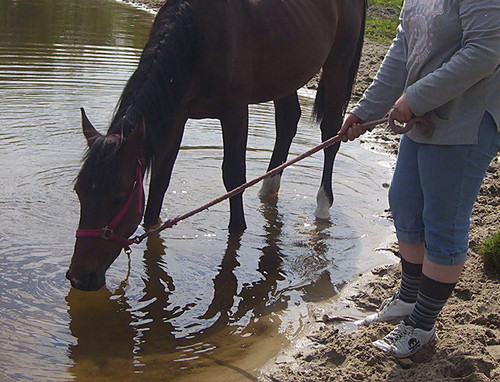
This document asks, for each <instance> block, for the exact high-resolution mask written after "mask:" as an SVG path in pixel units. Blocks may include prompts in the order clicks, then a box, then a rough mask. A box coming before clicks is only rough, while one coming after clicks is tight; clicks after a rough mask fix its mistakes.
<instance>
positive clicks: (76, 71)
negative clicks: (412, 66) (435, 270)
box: [0, 0, 392, 382]
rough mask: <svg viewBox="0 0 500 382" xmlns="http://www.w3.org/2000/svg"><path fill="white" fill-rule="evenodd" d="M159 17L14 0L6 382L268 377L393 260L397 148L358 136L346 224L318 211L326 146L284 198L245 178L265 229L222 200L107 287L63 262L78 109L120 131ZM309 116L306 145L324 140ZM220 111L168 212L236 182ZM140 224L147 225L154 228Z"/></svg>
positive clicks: (0, 19)
mask: <svg viewBox="0 0 500 382" xmlns="http://www.w3.org/2000/svg"><path fill="white" fill-rule="evenodd" d="M152 18H153V16H152V15H151V14H149V13H147V12H145V11H142V10H138V9H135V8H133V7H130V6H127V5H125V4H123V3H118V2H114V1H111V0H110V1H106V0H36V1H34V0H29V1H28V0H0V163H1V166H0V380H1V381H3V382H7V381H67V380H77V381H93V382H95V381H198V380H203V381H212V380H213V381H217V382H223V381H246V380H248V381H252V380H256V377H257V376H258V372H257V371H256V368H258V367H259V366H260V365H261V364H263V363H264V362H265V361H267V360H268V359H269V358H270V357H272V356H274V355H275V354H276V353H277V352H278V351H279V349H280V348H281V347H282V346H285V345H286V344H287V343H288V342H289V340H290V339H291V338H292V337H293V336H294V335H295V334H297V333H298V332H299V331H300V330H301V328H303V326H304V325H305V324H306V323H307V320H308V319H309V317H308V313H307V304H309V303H315V302H322V303H324V302H328V301H334V300H335V296H336V295H337V293H338V289H339V288H340V287H341V286H342V285H343V284H344V283H345V282H347V281H349V280H351V279H352V278H353V277H354V276H355V275H357V274H358V273H359V272H362V271H365V270H367V269H369V268H371V267H373V266H375V265H379V264H382V263H387V262H388V261H390V255H389V254H387V253H384V252H379V251H375V249H376V248H377V247H379V246H380V245H382V244H383V243H385V242H386V241H387V240H389V238H390V237H391V235H392V228H391V225H390V223H389V222H388V221H387V220H386V219H384V218H382V217H380V215H381V214H382V213H383V211H384V209H385V208H387V202H386V198H387V197H386V194H387V190H386V189H385V188H384V187H383V184H384V183H386V182H388V181H389V180H390V175H391V166H392V159H391V158H388V157H386V156H384V155H379V154H376V153H373V152H369V151H367V150H365V149H363V148H361V147H360V146H359V145H358V144H357V143H349V144H346V145H343V146H342V148H341V153H340V154H339V156H338V158H337V162H336V167H335V176H334V179H335V192H336V201H335V204H334V206H333V207H332V218H331V221H330V222H317V221H315V219H314V216H313V213H314V209H315V198H316V192H317V189H318V186H319V181H320V176H321V167H322V154H321V153H318V154H315V155H314V156H312V157H310V158H307V159H305V160H303V161H301V162H299V163H297V164H295V165H294V166H292V167H290V168H288V169H286V170H285V173H284V177H283V180H282V188H281V191H280V195H279V197H278V199H277V201H276V202H275V203H268V204H263V203H262V202H261V201H260V200H259V198H258V196H257V191H258V186H256V187H253V188H251V189H249V190H247V191H246V192H245V196H244V200H245V208H246V214H247V215H246V217H247V223H248V229H247V230H246V231H245V233H244V234H243V235H242V236H241V238H239V239H234V238H229V236H228V234H227V223H228V218H229V213H228V208H229V207H228V203H227V202H223V203H221V204H219V205H217V206H215V207H213V208H211V209H210V210H209V211H204V212H202V213H200V214H198V215H196V216H194V217H192V218H190V219H188V220H186V221H184V222H182V223H180V224H179V225H178V226H176V227H173V228H171V229H169V230H166V231H164V232H163V233H162V234H161V236H160V237H154V238H150V239H149V240H148V241H147V242H144V243H142V244H141V245H137V246H135V247H134V248H133V253H132V254H131V256H130V259H129V258H127V256H126V255H125V254H122V255H121V256H120V257H119V258H118V260H117V261H116V262H115V263H114V264H113V265H112V266H111V268H110V269H109V271H108V274H107V287H106V288H103V289H102V290H100V291H98V292H79V291H76V290H73V289H71V288H70V285H69V282H68V281H67V280H66V279H65V277H64V274H65V272H66V270H67V267H68V265H69V261H70V257H71V254H72V250H73V245H74V231H75V229H76V226H77V221H78V213H79V204H78V200H77V197H76V195H75V194H74V193H73V191H72V190H73V181H74V178H75V176H76V175H77V173H78V170H79V167H80V164H81V158H82V155H83V153H84V149H85V140H84V138H83V136H82V134H81V130H80V115H79V108H80V107H82V106H83V107H85V108H86V109H87V113H88V115H89V117H90V118H91V120H92V121H93V122H94V124H95V125H96V126H98V127H99V129H100V130H101V131H102V132H104V131H105V130H106V128H107V124H108V123H109V121H110V118H111V115H112V112H113V109H114V106H115V104H116V102H117V100H118V98H119V96H120V93H121V90H122V88H123V86H124V83H125V81H126V80H127V79H128V77H129V76H130V74H131V73H132V71H133V70H134V68H135V66H136V64H137V62H138V58H139V55H140V52H141V48H142V46H143V44H144V43H145V39H146V38H147V35H148V31H149V27H150V24H151V21H152ZM301 102H302V105H303V115H304V117H303V118H302V120H301V124H300V126H299V132H298V134H297V137H296V138H295V140H294V143H293V145H292V149H291V155H292V156H295V155H298V154H300V153H302V152H304V151H306V150H308V149H310V148H311V147H313V146H315V145H317V144H318V143H319V141H320V133H319V128H318V127H317V126H315V125H314V124H313V123H312V122H311V120H310V118H309V117H308V116H309V115H310V111H311V106H312V100H311V98H309V97H307V96H306V95H303V96H302V97H301ZM273 124H274V116H273V108H272V105H271V104H262V105H256V106H252V107H251V114H250V136H249V143H248V154H247V156H248V165H247V167H248V173H247V178H248V179H252V178H254V177H256V176H258V175H260V174H262V173H264V172H265V171H266V168H267V163H268V160H269V158H270V155H271V150H272V147H273V143H274V128H273ZM221 164H222V139H221V133H220V127H219V124H218V122H217V121H214V120H203V121H190V122H189V124H188V126H187V128H186V133H185V136H184V140H183V144H182V148H181V152H180V154H179V158H178V160H177V163H176V166H175V169H174V175H173V178H172V182H171V186H170V188H169V190H168V191H167V196H166V199H165V203H164V210H163V212H162V215H163V217H164V218H169V217H174V216H177V215H179V214H182V213H184V212H186V211H189V210H191V209H193V208H195V207H198V206H200V205H202V204H204V203H206V202H207V201H209V200H211V199H213V198H215V197H216V196H219V195H221V194H223V193H224V192H225V190H224V188H223V184H222V180H221V171H220V167H221ZM139 232H142V231H141V229H140V230H139Z"/></svg>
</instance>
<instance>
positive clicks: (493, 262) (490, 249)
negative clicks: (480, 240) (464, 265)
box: [479, 231, 500, 273]
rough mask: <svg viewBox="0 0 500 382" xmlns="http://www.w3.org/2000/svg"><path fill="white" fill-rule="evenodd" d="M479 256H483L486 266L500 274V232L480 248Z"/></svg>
mask: <svg viewBox="0 0 500 382" xmlns="http://www.w3.org/2000/svg"><path fill="white" fill-rule="evenodd" d="M479 254H480V255H481V256H483V259H484V262H485V264H486V265H488V266H491V267H492V268H493V269H494V270H495V271H496V272H497V273H500V231H498V232H497V233H495V234H494V235H493V236H492V237H490V238H489V239H487V240H486V241H485V242H484V244H483V245H482V246H481V247H480V248H479Z"/></svg>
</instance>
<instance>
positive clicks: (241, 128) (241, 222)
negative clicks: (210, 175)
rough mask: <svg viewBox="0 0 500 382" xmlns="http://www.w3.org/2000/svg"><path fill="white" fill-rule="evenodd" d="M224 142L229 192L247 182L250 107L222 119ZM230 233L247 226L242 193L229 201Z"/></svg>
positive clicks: (228, 112)
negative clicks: (246, 160)
mask: <svg viewBox="0 0 500 382" xmlns="http://www.w3.org/2000/svg"><path fill="white" fill-rule="evenodd" d="M220 121H221V125H222V136H223V141H224V160H223V162H222V179H223V181H224V186H225V187H226V190H227V191H230V190H232V189H234V188H236V187H238V186H240V185H242V184H243V183H245V182H246V163H245V159H246V147H247V136H248V105H246V104H245V105H242V106H240V107H233V108H231V109H230V110H227V111H226V112H225V113H224V115H223V116H222V117H221V119H220ZM229 206H230V219H229V233H231V234H233V233H240V232H243V231H244V230H245V229H246V227H247V225H246V222H245V216H244V211H243V195H242V193H240V194H238V195H235V196H233V197H232V198H230V199H229Z"/></svg>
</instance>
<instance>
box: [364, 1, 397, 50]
mask: <svg viewBox="0 0 500 382" xmlns="http://www.w3.org/2000/svg"><path fill="white" fill-rule="evenodd" d="M402 3H403V2H402V0H368V17H367V19H366V29H365V36H366V38H367V39H369V40H372V41H376V42H381V43H387V44H389V43H390V42H391V41H392V39H393V38H394V36H395V35H396V28H397V26H398V23H399V12H400V11H401V6H402Z"/></svg>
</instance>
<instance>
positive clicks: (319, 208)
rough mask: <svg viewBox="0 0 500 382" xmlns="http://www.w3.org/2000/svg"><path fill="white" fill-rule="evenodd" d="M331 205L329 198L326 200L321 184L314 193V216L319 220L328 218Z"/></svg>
mask: <svg viewBox="0 0 500 382" xmlns="http://www.w3.org/2000/svg"><path fill="white" fill-rule="evenodd" d="M331 206H332V205H331V203H330V200H328V197H327V196H326V191H325V189H324V188H323V186H321V188H320V189H319V190H318V194H317V195H316V211H315V212H314V216H316V218H317V219H320V220H329V219H330V207H331Z"/></svg>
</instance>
